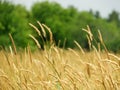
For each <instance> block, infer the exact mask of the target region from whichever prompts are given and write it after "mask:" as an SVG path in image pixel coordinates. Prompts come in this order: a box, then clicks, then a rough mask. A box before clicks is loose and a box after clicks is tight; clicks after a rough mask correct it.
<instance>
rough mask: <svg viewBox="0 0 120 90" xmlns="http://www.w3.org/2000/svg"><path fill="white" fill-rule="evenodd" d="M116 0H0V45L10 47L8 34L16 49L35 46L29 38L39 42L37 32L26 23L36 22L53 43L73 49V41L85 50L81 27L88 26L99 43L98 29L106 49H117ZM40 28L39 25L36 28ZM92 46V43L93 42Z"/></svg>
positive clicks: (118, 19) (119, 9)
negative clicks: (52, 37) (38, 22)
mask: <svg viewBox="0 0 120 90" xmlns="http://www.w3.org/2000/svg"><path fill="white" fill-rule="evenodd" d="M119 3H120V1H119V0H116V1H115V0H111V1H109V0H99V1H98V0H74V1H73V0H0V47H2V48H5V49H7V48H8V47H9V46H11V41H10V39H9V35H8V34H9V33H11V34H12V36H13V38H14V41H15V44H16V46H17V47H18V48H25V47H26V46H27V45H28V44H29V45H30V46H31V48H33V49H34V48H35V43H34V42H33V41H32V40H31V38H30V37H29V34H32V35H34V36H35V37H36V38H37V39H38V40H39V42H40V44H41V45H42V42H41V39H40V38H39V37H38V35H37V33H35V32H34V31H33V29H32V28H31V27H30V26H29V23H33V24H34V25H35V26H37V27H38V28H39V26H38V25H37V23H36V21H40V22H41V23H44V24H46V25H47V26H48V27H50V28H51V31H52V32H53V36H54V41H55V42H56V45H58V43H59V42H60V47H63V43H64V42H66V44H65V48H68V47H71V48H76V47H75V44H74V42H73V41H74V40H76V41H77V42H78V43H80V45H81V46H82V47H83V48H85V49H88V48H89V45H88V40H87V38H86V33H85V32H84V31H83V30H82V28H86V26H87V25H89V26H90V28H91V31H92V33H93V34H94V38H95V39H96V40H97V42H99V39H98V34H97V32H98V30H100V31H101V33H102V36H103V39H104V42H105V44H106V46H107V47H108V50H110V51H114V52H119V51H120V5H119ZM39 29H40V28H39ZM93 43H94V44H95V45H96V46H97V44H96V42H93Z"/></svg>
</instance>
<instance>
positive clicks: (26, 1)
mask: <svg viewBox="0 0 120 90" xmlns="http://www.w3.org/2000/svg"><path fill="white" fill-rule="evenodd" d="M9 1H12V2H13V3H15V4H22V5H24V6H26V8H27V9H30V7H31V6H32V5H33V4H34V3H35V2H37V1H40V2H41V1H45V0H9ZM47 1H50V2H52V1H54V2H57V3H59V4H60V5H61V6H63V7H65V8H66V7H68V6H69V5H72V6H74V7H75V8H77V9H78V10H79V11H83V10H85V11H89V10H90V9H92V10H93V11H99V12H100V14H101V16H102V17H108V15H109V14H110V13H111V12H112V11H113V10H116V11H118V12H119V13H120V0H47Z"/></svg>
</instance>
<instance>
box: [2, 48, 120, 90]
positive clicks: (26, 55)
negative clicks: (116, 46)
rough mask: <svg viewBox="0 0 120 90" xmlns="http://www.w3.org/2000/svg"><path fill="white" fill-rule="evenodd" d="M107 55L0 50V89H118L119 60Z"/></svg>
mask: <svg viewBox="0 0 120 90" xmlns="http://www.w3.org/2000/svg"><path fill="white" fill-rule="evenodd" d="M108 55H109V59H108V57H107V55H106V53H101V52H98V51H96V50H93V51H92V52H84V53H81V52H80V51H77V50H73V49H68V50H63V49H59V48H57V47H51V48H50V49H49V50H44V51H38V52H37V51H36V52H35V53H31V52H30V51H29V50H25V51H24V52H22V53H18V54H16V55H14V54H12V53H8V52H5V51H0V90H119V89H120V58H119V57H118V56H117V55H114V54H111V53H108Z"/></svg>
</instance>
